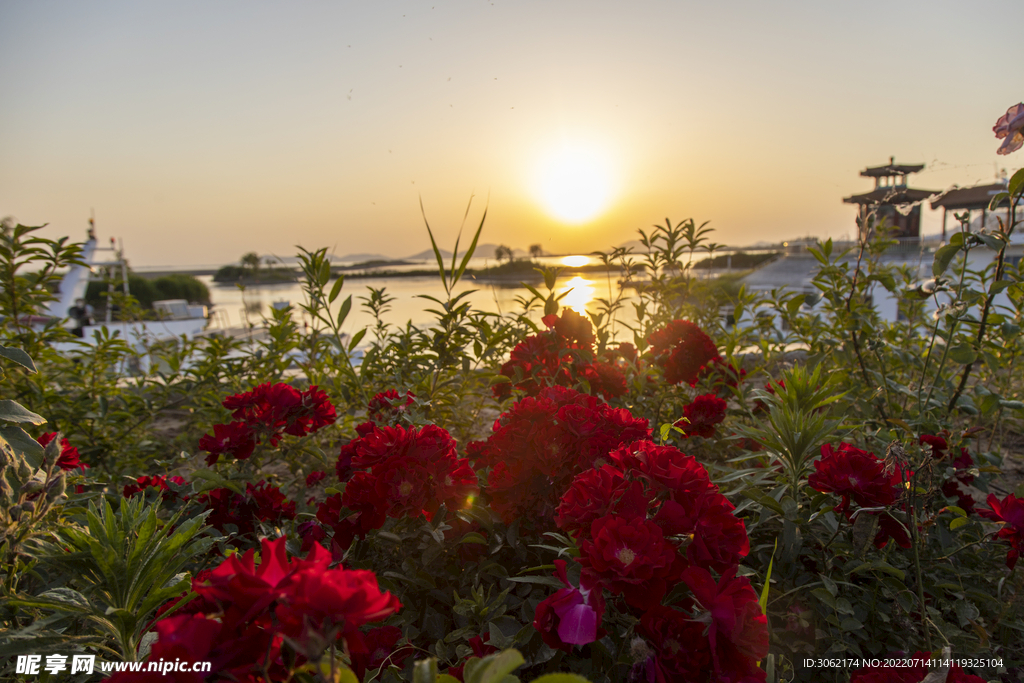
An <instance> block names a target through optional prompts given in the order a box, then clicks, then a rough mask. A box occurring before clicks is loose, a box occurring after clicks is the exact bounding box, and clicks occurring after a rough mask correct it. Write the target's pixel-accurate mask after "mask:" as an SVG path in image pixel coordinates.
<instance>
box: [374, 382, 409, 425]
mask: <svg viewBox="0 0 1024 683" xmlns="http://www.w3.org/2000/svg"><path fill="white" fill-rule="evenodd" d="M415 402H416V394H414V393H412V392H411V391H407V392H405V396H401V395H400V394H399V393H398V392H397V391H395V390H394V389H388V390H387V391H382V392H380V393H379V394H377V395H376V396H374V397H373V398H371V399H370V402H369V403H368V404H367V406H366V413H367V417H369V418H370V419H371V420H372V421H373V422H375V423H377V424H391V423H394V422H397V421H398V420H399V419H400V418H401V417H402V415H403V414H404V413H405V410H406V408H407V407H408V406H411V405H413V404H414V403H415Z"/></svg>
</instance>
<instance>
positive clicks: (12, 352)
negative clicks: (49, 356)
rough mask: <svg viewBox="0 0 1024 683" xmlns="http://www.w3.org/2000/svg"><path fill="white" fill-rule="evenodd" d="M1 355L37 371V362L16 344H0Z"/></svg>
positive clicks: (30, 370) (29, 369) (32, 370)
mask: <svg viewBox="0 0 1024 683" xmlns="http://www.w3.org/2000/svg"><path fill="white" fill-rule="evenodd" d="M0 357H3V358H6V359H7V360H9V361H11V362H13V363H17V364H18V365H20V366H21V367H23V368H25V369H26V370H28V371H29V372H35V371H36V364H35V363H33V362H32V357H31V356H29V355H28V354H27V353H25V352H24V351H22V350H21V349H19V348H17V347H15V346H0Z"/></svg>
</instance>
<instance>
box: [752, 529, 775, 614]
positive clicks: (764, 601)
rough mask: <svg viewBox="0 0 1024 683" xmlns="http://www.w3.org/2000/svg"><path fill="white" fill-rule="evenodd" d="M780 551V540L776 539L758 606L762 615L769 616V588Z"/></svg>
mask: <svg viewBox="0 0 1024 683" xmlns="http://www.w3.org/2000/svg"><path fill="white" fill-rule="evenodd" d="M778 549H779V539H778V538H776V539H775V548H774V549H772V558H771V559H770V560H768V571H767V572H765V575H764V588H762V589H761V598H760V599H759V600H758V601H757V604H759V605H760V606H761V614H765V615H767V614H768V587H769V586H770V585H771V581H772V565H773V564H775V551H776V550H778Z"/></svg>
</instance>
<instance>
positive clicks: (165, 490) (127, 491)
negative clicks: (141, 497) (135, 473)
mask: <svg viewBox="0 0 1024 683" xmlns="http://www.w3.org/2000/svg"><path fill="white" fill-rule="evenodd" d="M170 484H175V485H176V486H184V485H185V479H184V477H168V476H165V475H163V474H155V475H153V476H149V475H145V474H144V475H142V476H141V477H139V478H138V479H136V480H135V481H134V482H132V483H131V484H125V485H124V491H123V495H124V497H125V498H131V497H132V496H134V495H135V494H136V493H138V492H140V491H145V490H146V489H148V488H155V489H157V490H158V491H160V497H161V498H163V500H170V499H175V498H177V497H178V493H177V491H175V490H174V489H172V488H171V487H170ZM186 499H187V496H186Z"/></svg>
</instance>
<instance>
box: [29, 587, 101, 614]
mask: <svg viewBox="0 0 1024 683" xmlns="http://www.w3.org/2000/svg"><path fill="white" fill-rule="evenodd" d="M39 597H41V598H50V599H51V600H54V601H56V602H60V603H63V604H65V605H68V606H71V607H73V608H75V609H77V610H91V609H92V605H90V604H89V599H88V598H86V597H85V596H84V595H82V594H81V593H79V592H78V591H76V590H72V589H70V588H51V589H50V590H48V591H46V592H45V593H43V594H42V595H40V596H39Z"/></svg>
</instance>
